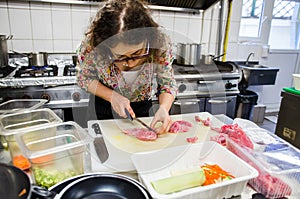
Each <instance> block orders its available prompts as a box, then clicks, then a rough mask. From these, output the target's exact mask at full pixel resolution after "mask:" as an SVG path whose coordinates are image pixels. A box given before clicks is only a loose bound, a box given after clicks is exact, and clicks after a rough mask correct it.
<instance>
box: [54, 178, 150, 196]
mask: <svg viewBox="0 0 300 199" xmlns="http://www.w3.org/2000/svg"><path fill="white" fill-rule="evenodd" d="M57 196H58V198H61V199H69V198H72V199H79V198H80V199H95V198H101V199H131V198H139V199H151V198H152V197H151V195H150V194H149V193H148V192H147V190H146V189H144V188H143V187H142V186H141V185H140V184H139V183H138V182H136V181H135V180H133V179H130V178H127V177H125V176H123V175H118V174H98V175H90V176H87V177H83V178H80V179H77V180H75V181H73V182H72V183H70V184H69V185H67V186H66V187H65V188H64V189H63V190H62V191H61V192H60V193H59V194H58V195H57Z"/></svg>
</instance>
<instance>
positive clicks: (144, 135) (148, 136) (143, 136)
mask: <svg viewBox="0 0 300 199" xmlns="http://www.w3.org/2000/svg"><path fill="white" fill-rule="evenodd" d="M124 133H125V134H126V135H130V136H134V137H136V138H137V139H139V140H143V141H153V140H156V139H157V134H156V133H155V132H153V131H149V130H148V129H146V128H133V129H126V130H124Z"/></svg>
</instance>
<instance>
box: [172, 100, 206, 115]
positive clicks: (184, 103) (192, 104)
mask: <svg viewBox="0 0 300 199" xmlns="http://www.w3.org/2000/svg"><path fill="white" fill-rule="evenodd" d="M204 110H205V98H186V99H176V100H175V101H174V103H173V106H172V108H171V110H170V114H171V115H176V114H182V113H197V112H203V111H204Z"/></svg>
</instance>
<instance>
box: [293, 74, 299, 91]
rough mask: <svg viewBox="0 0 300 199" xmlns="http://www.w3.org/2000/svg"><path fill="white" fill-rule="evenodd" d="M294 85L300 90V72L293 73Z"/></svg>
mask: <svg viewBox="0 0 300 199" xmlns="http://www.w3.org/2000/svg"><path fill="white" fill-rule="evenodd" d="M293 79H294V86H295V89H296V90H300V74H293Z"/></svg>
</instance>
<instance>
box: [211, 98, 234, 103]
mask: <svg viewBox="0 0 300 199" xmlns="http://www.w3.org/2000/svg"><path fill="white" fill-rule="evenodd" d="M231 101H232V98H231V99H224V100H216V99H210V100H208V103H210V104H227V103H229V102H231Z"/></svg>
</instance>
